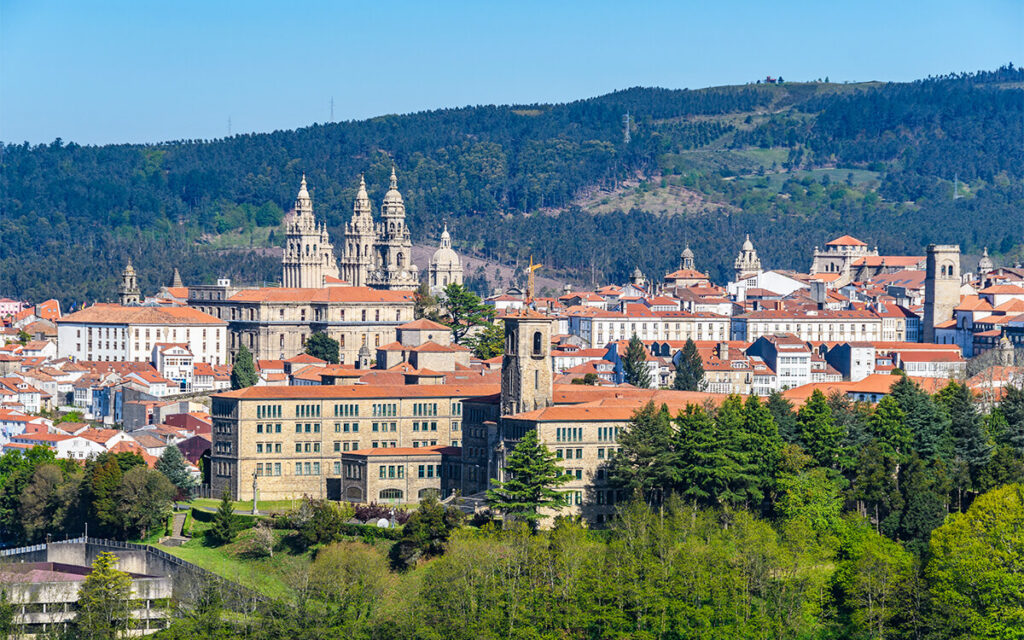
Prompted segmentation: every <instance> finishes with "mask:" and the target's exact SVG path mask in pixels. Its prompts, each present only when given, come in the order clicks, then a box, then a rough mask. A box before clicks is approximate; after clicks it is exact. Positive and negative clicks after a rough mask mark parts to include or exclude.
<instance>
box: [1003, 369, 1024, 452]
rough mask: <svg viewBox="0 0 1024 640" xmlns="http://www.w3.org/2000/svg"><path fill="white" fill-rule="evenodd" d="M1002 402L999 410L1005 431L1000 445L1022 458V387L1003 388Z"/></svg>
mask: <svg viewBox="0 0 1024 640" xmlns="http://www.w3.org/2000/svg"><path fill="white" fill-rule="evenodd" d="M1004 393H1005V394H1006V395H1004V396H1003V401H1002V402H1001V403H1000V404H999V408H1000V410H1001V411H1002V413H1003V418H1005V419H1006V429H1005V431H1004V434H1003V436H1002V438H1001V439H1000V440H1001V444H1005V445H1007V446H1009V447H1011V448H1012V449H1013V450H1014V451H1016V452H1017V455H1018V456H1024V387H1018V386H1016V385H1007V386H1006V387H1004Z"/></svg>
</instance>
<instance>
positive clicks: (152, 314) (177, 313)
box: [57, 303, 227, 326]
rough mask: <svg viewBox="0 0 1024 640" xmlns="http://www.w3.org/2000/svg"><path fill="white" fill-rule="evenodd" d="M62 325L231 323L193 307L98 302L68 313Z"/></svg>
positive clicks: (60, 322)
mask: <svg viewBox="0 0 1024 640" xmlns="http://www.w3.org/2000/svg"><path fill="white" fill-rule="evenodd" d="M57 322H58V323H59V324H72V323H82V324H161V325H163V324H166V325H171V324H182V325H185V324H212V325H225V326H226V325H227V322H226V321H225V320H221V319H220V318H216V317H214V316H211V315H210V314H208V313H203V312H202V311H200V310H199V309H193V308H192V307H123V306H121V305H119V304H106V303H98V304H94V305H92V306H91V307H87V308H85V309H82V310H81V311H76V312H74V313H71V314H68V315H66V316H64V317H62V318H60V319H59V320H57Z"/></svg>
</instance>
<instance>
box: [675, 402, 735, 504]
mask: <svg viewBox="0 0 1024 640" xmlns="http://www.w3.org/2000/svg"><path fill="white" fill-rule="evenodd" d="M676 441H677V444H676V446H675V449H676V452H677V453H676V460H677V462H676V466H675V473H676V482H677V486H678V487H679V489H680V494H681V495H682V496H683V498H685V499H686V500H688V501H690V502H692V503H694V504H700V505H718V504H720V496H721V495H722V493H723V492H724V491H725V489H726V477H725V470H726V466H727V464H728V461H727V459H726V454H725V451H724V447H723V446H722V442H721V439H720V438H719V435H718V433H717V430H716V428H715V421H714V420H712V418H711V416H710V415H708V413H707V411H705V410H704V409H703V408H701V407H699V406H697V405H692V404H691V405H687V406H686V409H685V410H684V411H681V412H680V413H679V415H678V416H676Z"/></svg>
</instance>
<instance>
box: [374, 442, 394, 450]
mask: <svg viewBox="0 0 1024 640" xmlns="http://www.w3.org/2000/svg"><path fill="white" fill-rule="evenodd" d="M397 446H398V441H397V440H383V441H378V440H374V441H373V442H371V443H370V448H371V449H394V448H395V447H397Z"/></svg>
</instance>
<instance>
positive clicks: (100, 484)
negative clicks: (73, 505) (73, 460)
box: [83, 456, 124, 536]
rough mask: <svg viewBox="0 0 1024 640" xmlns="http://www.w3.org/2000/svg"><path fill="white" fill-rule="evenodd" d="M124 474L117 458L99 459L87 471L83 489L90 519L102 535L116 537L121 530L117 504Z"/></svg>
mask: <svg viewBox="0 0 1024 640" xmlns="http://www.w3.org/2000/svg"><path fill="white" fill-rule="evenodd" d="M123 477H124V473H123V472H122V471H121V467H120V465H118V461H117V458H116V457H115V456H108V457H107V458H106V460H103V459H102V458H98V459H97V460H96V461H95V464H93V465H92V466H91V467H90V468H89V469H87V470H86V480H85V482H83V489H84V490H85V491H86V498H87V503H86V505H85V506H86V507H87V510H88V512H89V514H90V516H91V517H90V519H91V520H92V521H93V522H95V523H96V524H97V525H98V529H99V531H97V533H99V534H101V535H107V536H114V535H116V534H117V533H118V531H119V530H120V528H121V511H120V505H119V504H118V502H117V490H118V489H119V488H120V487H121V479H122V478H123Z"/></svg>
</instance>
